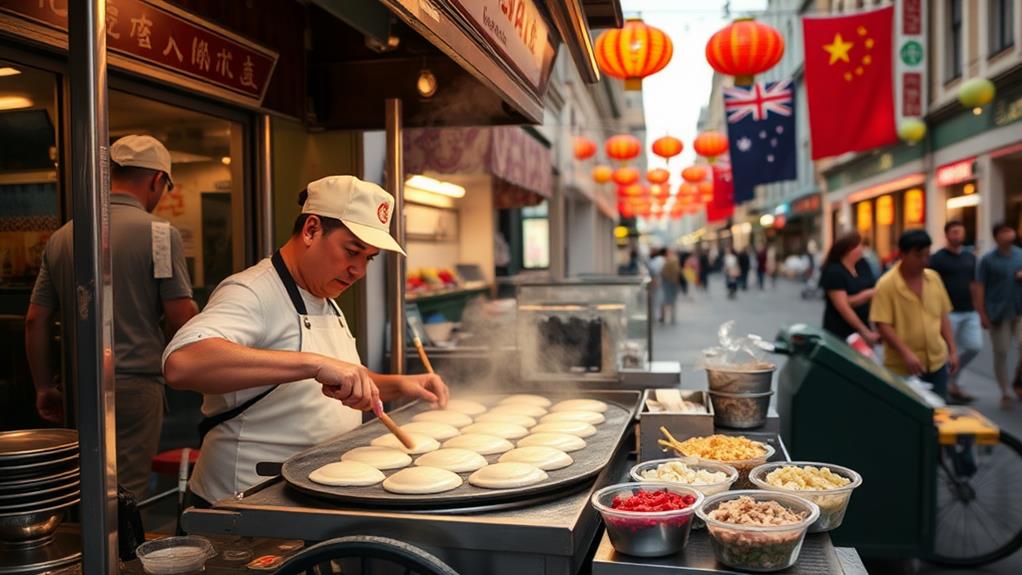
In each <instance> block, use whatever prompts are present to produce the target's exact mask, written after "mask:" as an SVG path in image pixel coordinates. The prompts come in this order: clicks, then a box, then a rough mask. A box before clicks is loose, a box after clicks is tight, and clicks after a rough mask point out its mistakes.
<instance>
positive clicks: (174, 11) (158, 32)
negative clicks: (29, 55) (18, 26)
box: [0, 0, 277, 101]
mask: <svg viewBox="0 0 1022 575" xmlns="http://www.w3.org/2000/svg"><path fill="white" fill-rule="evenodd" d="M67 2H68V0H5V1H4V2H3V4H2V5H0V11H6V12H10V13H13V14H15V15H17V16H20V17H22V18H25V19H28V20H31V21H33V22H36V23H38V24H43V25H45V26H48V27H50V28H55V29H58V30H61V31H66V30H67ZM105 22H106V36H107V47H108V48H109V49H110V50H111V51H113V52H117V53H119V54H122V55H125V56H130V57H131V58H134V59H136V60H140V61H143V62H146V63H147V64H152V65H156V66H159V67H162V68H165V69H168V70H172V71H174V72H178V73H183V74H185V75H188V76H191V77H192V78H197V79H200V80H202V81H205V82H208V83H211V84H215V85H217V86H219V87H221V88H226V89H228V90H231V91H233V92H235V93H238V94H242V95H244V96H247V97H250V98H254V99H256V100H258V101H262V97H263V95H264V94H265V91H266V86H267V84H268V83H269V81H270V78H271V76H272V75H273V68H274V66H275V65H276V63H277V54H276V53H275V52H272V51H270V50H267V49H265V48H262V47H259V46H256V45H254V44H252V43H250V42H248V41H246V40H243V39H240V38H238V37H236V36H234V35H233V34H230V33H229V32H226V31H222V30H220V29H219V28H217V27H215V26H214V25H212V24H209V23H207V22H204V21H203V20H201V19H199V18H197V17H196V16H193V15H191V14H189V13H187V12H184V11H182V10H180V9H178V8H176V7H173V6H170V5H167V4H164V3H162V2H159V1H158V0H107V3H106V20H105Z"/></svg>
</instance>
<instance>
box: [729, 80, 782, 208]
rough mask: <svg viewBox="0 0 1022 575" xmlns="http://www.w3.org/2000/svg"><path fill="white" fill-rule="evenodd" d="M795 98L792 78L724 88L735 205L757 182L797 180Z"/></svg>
mask: <svg viewBox="0 0 1022 575" xmlns="http://www.w3.org/2000/svg"><path fill="white" fill-rule="evenodd" d="M794 99H795V90H794V88H793V87H792V84H791V80H784V81H781V82H768V83H756V84H753V85H752V86H736V87H734V88H725V89H724V111H725V112H726V113H727V139H728V144H729V147H730V151H731V171H732V177H733V178H734V185H735V192H734V200H735V203H736V204H739V203H741V202H744V201H746V200H750V199H752V198H753V196H754V195H755V187H756V186H757V185H759V184H766V183H770V182H779V181H783V180H794V179H795V178H796V170H795V160H796V158H795V111H794V109H795V106H794V104H793V101H794Z"/></svg>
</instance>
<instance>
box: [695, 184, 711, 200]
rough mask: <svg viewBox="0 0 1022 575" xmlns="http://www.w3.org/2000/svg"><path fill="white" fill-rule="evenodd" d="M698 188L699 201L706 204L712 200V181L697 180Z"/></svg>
mask: <svg viewBox="0 0 1022 575" xmlns="http://www.w3.org/2000/svg"><path fill="white" fill-rule="evenodd" d="M696 187H697V188H698V189H699V202H700V203H703V204H708V203H710V202H712V201H713V182H699V183H698V184H696Z"/></svg>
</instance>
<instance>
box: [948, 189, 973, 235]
mask: <svg viewBox="0 0 1022 575" xmlns="http://www.w3.org/2000/svg"><path fill="white" fill-rule="evenodd" d="M979 203H980V195H979V193H977V189H976V183H975V182H962V183H959V184H955V185H953V186H949V187H948V188H947V204H946V207H947V213H946V218H945V219H946V221H949V222H950V221H952V220H958V221H960V222H962V224H963V225H964V226H965V245H969V246H974V245H976V233H977V227H978V222H979V220H978V218H979Z"/></svg>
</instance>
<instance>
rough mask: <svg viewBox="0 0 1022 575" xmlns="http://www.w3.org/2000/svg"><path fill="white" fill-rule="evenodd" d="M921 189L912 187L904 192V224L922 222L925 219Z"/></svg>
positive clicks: (924, 205) (911, 224)
mask: <svg viewBox="0 0 1022 575" xmlns="http://www.w3.org/2000/svg"><path fill="white" fill-rule="evenodd" d="M924 198H925V196H924V195H923V191H922V190H921V189H919V188H912V189H911V190H908V191H907V192H905V199H904V209H905V226H906V227H908V226H914V225H918V224H922V223H923V222H924V221H925V220H926V209H925V208H926V203H925V199H924Z"/></svg>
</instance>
